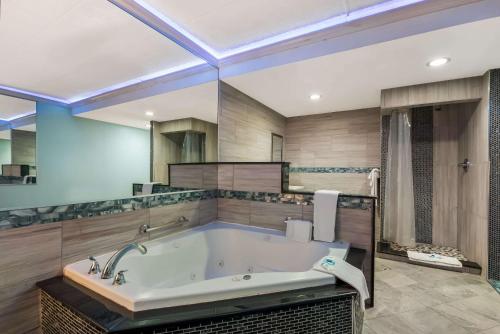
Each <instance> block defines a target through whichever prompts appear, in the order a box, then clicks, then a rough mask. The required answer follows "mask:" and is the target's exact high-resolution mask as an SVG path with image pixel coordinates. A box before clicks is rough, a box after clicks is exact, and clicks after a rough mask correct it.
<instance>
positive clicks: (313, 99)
mask: <svg viewBox="0 0 500 334" xmlns="http://www.w3.org/2000/svg"><path fill="white" fill-rule="evenodd" d="M309 99H311V101H317V100H319V99H321V95H319V94H311V95H309Z"/></svg>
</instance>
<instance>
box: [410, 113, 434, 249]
mask: <svg viewBox="0 0 500 334" xmlns="http://www.w3.org/2000/svg"><path fill="white" fill-rule="evenodd" d="M411 122H412V128H411V153H412V169H413V193H414V194H415V196H414V206H415V239H416V241H417V242H421V243H427V244H431V243H432V197H433V196H432V192H433V183H432V180H433V176H434V174H433V152H434V147H433V145H434V142H433V140H434V133H433V132H434V131H433V125H434V110H433V107H419V108H413V109H412V113H411Z"/></svg>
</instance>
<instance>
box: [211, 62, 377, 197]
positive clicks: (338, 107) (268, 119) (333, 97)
mask: <svg viewBox="0 0 500 334" xmlns="http://www.w3.org/2000/svg"><path fill="white" fill-rule="evenodd" d="M310 62H314V60H308V61H303V62H297V63H292V64H288V65H285V66H280V67H274V68H269V69H265V70H261V71H258V72H252V73H246V74H242V75H238V76H231V77H227V78H221V80H222V81H221V84H220V98H221V101H220V115H219V137H220V144H219V151H220V161H221V162H281V161H282V162H284V163H283V165H282V175H286V176H288V178H287V179H286V180H284V182H283V184H285V181H287V182H288V184H287V188H286V189H285V188H284V189H283V190H284V191H285V192H299V193H312V192H314V191H316V190H319V189H330V190H338V191H340V192H342V193H344V194H353V195H370V194H371V191H372V186H371V185H370V180H369V179H368V175H370V172H371V171H372V170H373V169H374V168H377V167H378V166H380V131H379V129H380V108H379V107H376V106H377V103H378V99H375V102H374V104H373V106H375V107H373V108H366V107H369V106H370V105H366V104H365V102H364V101H360V100H359V98H356V96H355V95H353V94H352V93H351V92H344V93H345V94H344V93H343V94H344V95H342V98H341V96H339V90H341V89H342V87H341V85H339V84H335V83H332V82H331V79H330V77H329V76H328V75H327V74H325V71H324V68H325V67H321V66H317V65H316V64H315V63H313V64H310ZM328 65H329V66H333V65H332V64H328ZM347 94H350V95H347ZM374 186H375V187H376V186H377V185H376V184H375V185H374Z"/></svg>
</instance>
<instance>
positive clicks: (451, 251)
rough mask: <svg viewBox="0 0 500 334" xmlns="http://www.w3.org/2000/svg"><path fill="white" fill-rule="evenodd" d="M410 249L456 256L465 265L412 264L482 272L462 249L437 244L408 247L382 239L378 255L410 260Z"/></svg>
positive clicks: (379, 243)
mask: <svg viewBox="0 0 500 334" xmlns="http://www.w3.org/2000/svg"><path fill="white" fill-rule="evenodd" d="M409 250H412V251H417V252H422V253H435V254H439V255H443V256H450V257H454V258H456V259H457V260H459V261H460V262H462V266H463V267H462V268H451V267H444V266H439V265H429V264H422V263H417V262H413V261H412V262H411V263H412V264H415V265H422V266H428V267H432V268H438V269H443V270H451V271H462V272H468V273H471V274H481V266H479V265H478V264H477V263H475V262H471V261H469V260H468V259H467V257H466V256H465V255H463V254H462V253H461V252H460V250H458V249H456V248H453V247H443V246H437V245H431V244H417V245H416V246H415V247H407V246H402V245H399V244H397V243H395V242H389V241H380V242H378V243H377V252H378V256H379V257H381V258H385V259H389V260H394V261H403V262H409V260H408V256H407V253H406V252H407V251H409Z"/></svg>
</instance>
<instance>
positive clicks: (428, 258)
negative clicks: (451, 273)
mask: <svg viewBox="0 0 500 334" xmlns="http://www.w3.org/2000/svg"><path fill="white" fill-rule="evenodd" d="M407 254H408V259H410V260H411V261H416V262H423V263H428V264H435V265H440V266H446V267H455V268H461V267H462V262H460V261H459V260H457V259H456V258H454V257H451V256H444V255H439V254H434V253H432V254H428V253H421V252H415V251H407Z"/></svg>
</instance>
